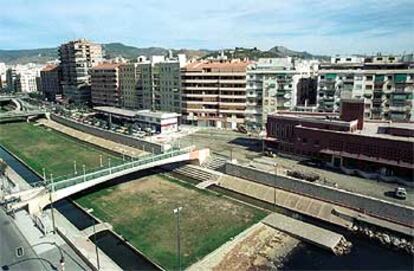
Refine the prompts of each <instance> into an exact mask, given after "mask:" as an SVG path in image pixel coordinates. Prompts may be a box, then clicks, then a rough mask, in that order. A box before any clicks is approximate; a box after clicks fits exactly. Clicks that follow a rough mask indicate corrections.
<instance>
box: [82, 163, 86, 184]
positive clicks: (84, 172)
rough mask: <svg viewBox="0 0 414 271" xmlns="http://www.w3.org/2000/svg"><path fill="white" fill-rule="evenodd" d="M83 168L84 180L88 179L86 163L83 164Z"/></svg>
mask: <svg viewBox="0 0 414 271" xmlns="http://www.w3.org/2000/svg"><path fill="white" fill-rule="evenodd" d="M82 169H83V181H86V169H85V164H83V165H82Z"/></svg>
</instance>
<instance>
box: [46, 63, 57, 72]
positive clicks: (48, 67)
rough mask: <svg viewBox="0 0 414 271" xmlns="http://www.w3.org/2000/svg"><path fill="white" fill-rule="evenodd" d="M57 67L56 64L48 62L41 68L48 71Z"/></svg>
mask: <svg viewBox="0 0 414 271" xmlns="http://www.w3.org/2000/svg"><path fill="white" fill-rule="evenodd" d="M57 67H58V65H55V64H48V65H46V66H45V67H44V68H43V69H42V72H49V71H52V70H54V69H56V68H57Z"/></svg>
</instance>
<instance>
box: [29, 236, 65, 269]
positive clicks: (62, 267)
mask: <svg viewBox="0 0 414 271" xmlns="http://www.w3.org/2000/svg"><path fill="white" fill-rule="evenodd" d="M40 245H52V246H55V247H56V248H57V249H58V250H59V254H60V260H59V264H60V268H61V271H64V270H65V257H64V256H63V252H62V249H61V248H60V247H59V246H58V244H56V242H41V243H38V244H34V245H32V247H35V246H40Z"/></svg>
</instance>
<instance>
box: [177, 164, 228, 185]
mask: <svg viewBox="0 0 414 271" xmlns="http://www.w3.org/2000/svg"><path fill="white" fill-rule="evenodd" d="M172 171H173V172H174V173H177V174H180V175H184V176H186V177H189V178H192V179H194V180H197V181H200V182H206V181H207V182H212V183H214V182H218V180H219V179H220V177H221V175H222V174H221V173H219V172H214V171H212V170H208V169H206V168H201V167H198V166H194V165H184V166H182V167H179V168H176V169H173V170H172Z"/></svg>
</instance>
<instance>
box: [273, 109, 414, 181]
mask: <svg viewBox="0 0 414 271" xmlns="http://www.w3.org/2000/svg"><path fill="white" fill-rule="evenodd" d="M350 107H351V108H353V109H352V110H354V111H353V112H344V111H343V113H342V114H341V118H339V117H338V116H336V117H335V116H332V115H330V116H323V115H321V114H320V113H318V114H309V113H308V114H301V112H297V114H296V115H295V114H292V113H290V114H273V115H269V116H268V122H267V140H266V146H267V147H270V148H272V149H274V150H276V151H277V152H283V153H289V154H294V155H299V156H304V157H309V158H313V159H318V160H320V161H323V162H325V163H326V164H327V165H329V166H332V167H336V168H340V169H342V170H343V171H347V170H348V169H358V170H359V171H361V172H362V173H361V174H364V173H367V175H369V174H370V173H380V174H381V175H383V176H396V177H400V178H404V179H406V180H409V181H413V176H414V123H385V122H382V123H380V122H377V123H374V122H363V119H362V118H360V117H359V115H358V114H355V112H362V114H363V110H360V108H359V106H358V105H355V104H353V103H352V102H351V105H350ZM362 109H363V108H362ZM352 110H351V111H352ZM344 118H345V119H346V120H344ZM352 119H353V120H352Z"/></svg>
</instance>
